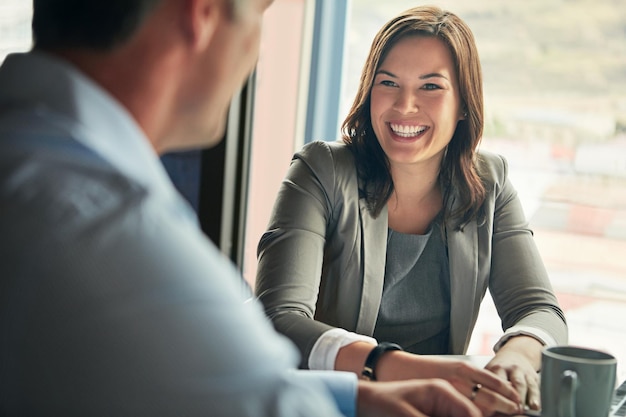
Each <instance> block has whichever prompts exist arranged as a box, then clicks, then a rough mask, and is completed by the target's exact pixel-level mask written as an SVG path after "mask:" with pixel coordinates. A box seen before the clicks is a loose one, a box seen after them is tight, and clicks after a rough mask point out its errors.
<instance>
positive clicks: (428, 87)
mask: <svg viewBox="0 0 626 417" xmlns="http://www.w3.org/2000/svg"><path fill="white" fill-rule="evenodd" d="M422 88H423V89H424V90H437V89H439V88H440V87H439V86H438V85H437V84H432V83H428V84H424V86H422Z"/></svg>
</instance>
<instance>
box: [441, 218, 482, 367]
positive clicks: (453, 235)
mask: <svg viewBox="0 0 626 417" xmlns="http://www.w3.org/2000/svg"><path fill="white" fill-rule="evenodd" d="M477 227H478V226H477V223H476V221H471V222H470V223H469V224H467V225H466V226H465V227H464V228H463V231H460V230H457V229H455V228H454V226H452V225H450V224H448V225H447V227H446V230H447V232H446V237H447V242H448V257H449V264H450V347H451V348H452V352H451V353H452V354H457V355H458V354H464V353H465V351H466V349H467V346H468V344H469V340H470V336H471V332H472V327H473V323H474V322H475V317H476V315H477V312H478V309H479V307H480V303H478V304H477V303H476V302H475V300H476V285H477V274H478V230H477Z"/></svg>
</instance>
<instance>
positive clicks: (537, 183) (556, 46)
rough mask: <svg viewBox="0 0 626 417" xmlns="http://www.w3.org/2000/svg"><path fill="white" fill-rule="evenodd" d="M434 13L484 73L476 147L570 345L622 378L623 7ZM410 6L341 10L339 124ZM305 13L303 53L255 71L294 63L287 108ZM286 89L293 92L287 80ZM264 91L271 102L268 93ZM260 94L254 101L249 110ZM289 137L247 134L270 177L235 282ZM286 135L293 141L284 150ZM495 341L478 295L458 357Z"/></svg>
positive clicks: (585, 2)
mask: <svg viewBox="0 0 626 417" xmlns="http://www.w3.org/2000/svg"><path fill="white" fill-rule="evenodd" d="M293 3H303V4H305V5H306V6H305V7H309V8H310V7H311V6H310V4H311V3H315V2H312V1H309V2H304V0H301V1H300V2H295V1H289V0H278V1H276V2H275V3H274V6H272V7H273V8H274V7H276V8H279V7H281V8H282V7H288V6H287V4H292V5H293ZM432 3H434V4H437V5H440V6H441V7H443V8H446V9H449V10H451V11H453V12H454V13H456V14H458V15H459V16H460V17H462V18H463V19H464V20H465V21H466V22H467V23H468V24H469V25H470V27H471V28H472V30H473V32H474V35H475V37H476V41H477V44H478V48H479V52H480V54H481V62H482V66H483V72H484V89H485V110H486V129H485V135H484V138H483V142H482V145H481V146H482V147H483V148H484V149H488V150H491V151H493V152H498V153H501V154H503V155H504V156H505V157H506V158H507V160H508V162H509V166H510V177H511V180H512V181H513V184H514V185H515V186H516V188H517V190H518V193H519V195H520V197H521V200H522V202H523V204H524V210H525V212H526V215H527V217H528V219H529V221H530V223H531V227H532V228H533V230H534V231H535V239H536V243H537V245H538V247H539V250H540V251H541V253H542V256H543V259H544V262H545V264H546V266H547V268H548V272H549V274H550V277H551V280H552V283H553V286H554V288H555V291H556V293H557V297H558V298H559V301H560V303H561V305H562V307H563V308H564V310H565V314H566V317H567V319H568V322H569V327H570V343H572V344H578V345H584V346H589V347H595V348H599V349H603V350H606V351H609V352H610V353H612V354H613V355H615V356H616V357H617V358H618V360H619V362H618V379H619V380H623V379H624V378H626V323H625V322H624V321H623V320H621V318H623V317H626V60H624V59H623V57H624V56H626V4H624V3H623V1H621V0H597V1H592V0H572V1H557V0H531V1H507V2H493V1H488V0H477V1H472V2H467V1H464V0H449V1H435V2H432ZM414 5H416V3H415V2H414V1H412V0H387V1H384V2H381V1H379V0H352V1H350V2H349V7H348V10H349V14H348V18H347V20H348V22H347V28H346V30H347V32H346V45H345V51H346V53H345V61H344V62H343V69H341V71H340V72H343V73H344V76H343V83H342V89H341V99H340V110H339V111H340V115H339V122H341V121H342V120H343V117H345V115H346V114H347V111H348V109H349V107H350V105H351V103H352V99H353V97H354V95H355V92H356V88H357V85H358V81H359V77H360V71H361V69H362V67H363V64H364V62H365V57H366V54H367V52H368V49H369V46H370V44H371V41H372V39H373V37H374V35H375V33H376V31H378V29H379V28H380V27H381V26H382V24H383V23H384V22H386V21H387V20H388V19H389V18H391V17H392V16H394V15H395V14H397V13H398V12H400V11H402V10H405V9H408V8H409V7H412V6H414ZM270 12H271V10H270ZM310 14H312V12H311V11H309V16H310ZM293 16H294V18H292V19H287V20H282V21H281V20H280V19H279V21H281V22H282V24H284V23H285V22H286V21H291V22H294V21H296V22H300V20H299V19H300V17H301V16H302V15H301V14H294V15H293ZM306 16H307V14H306V13H305V16H304V18H303V20H301V22H302V26H301V27H302V28H303V29H302V30H303V31H304V35H302V38H300V40H299V41H300V42H302V46H301V48H302V49H300V50H299V49H297V48H295V49H294V51H299V53H300V54H302V55H299V54H298V53H296V52H293V53H290V52H288V51H286V52H285V53H284V54H282V53H281V58H280V59H277V58H276V57H275V56H274V55H273V54H272V53H271V52H270V53H268V52H267V51H266V49H263V48H262V55H261V64H263V63H264V64H265V65H266V67H265V69H263V68H261V69H260V71H266V72H268V73H272V72H273V71H278V70H279V69H284V68H285V67H286V66H289V67H290V66H291V65H295V64H296V63H299V64H300V65H302V68H300V70H299V71H300V74H301V76H300V78H299V79H300V80H301V81H300V84H299V85H298V86H294V85H293V84H290V85H287V84H286V83H285V82H283V83H278V84H276V85H278V86H282V87H281V88H283V90H281V95H280V97H281V99H280V100H282V101H283V105H285V107H289V106H291V105H292V104H294V105H295V104H298V103H300V102H299V101H298V91H300V94H304V93H305V92H306V91H304V92H303V91H302V89H303V88H304V87H303V85H302V83H303V82H304V81H305V80H306V77H305V76H302V74H304V75H306V71H307V66H306V64H307V62H306V59H305V58H306V51H307V48H308V49H309V50H310V48H311V42H310V40H307V35H306V33H307V30H308V29H307V28H310V27H312V25H311V24H310V22H309V23H307V17H306ZM267 17H270V16H269V14H268V16H267ZM266 22H267V23H266V28H267V27H269V26H272V30H273V31H278V29H277V27H279V25H278V24H276V26H274V25H273V24H272V23H270V22H271V20H267V21H266ZM307 25H309V26H307ZM290 33H293V32H290ZM299 33H300V32H299ZM313 36H314V34H313ZM266 41H267V42H268V45H267V46H266V48H268V49H270V48H276V49H277V50H280V49H281V48H277V47H276V45H272V46H270V45H269V44H271V43H272V42H275V41H276V39H272V40H270V39H267V38H266ZM282 41H283V42H286V41H285V40H284V39H282ZM291 41H293V39H291ZM303 56H304V58H303ZM292 69H293V70H296V68H292ZM284 80H288V81H289V82H294V79H293V77H292V78H284ZM268 91H270V92H269V93H267V94H270V95H273V96H274V100H276V99H277V96H276V94H275V92H276V90H275V89H274V90H272V89H270V90H268ZM289 92H291V93H293V94H296V95H295V96H289V97H292V98H291V99H292V100H293V101H292V102H289V104H287V103H285V102H284V100H287V98H286V97H288V94H289ZM261 96H263V93H262V92H259V93H258V97H257V99H261ZM257 105H258V104H257ZM266 108H269V107H266ZM273 108H275V107H273ZM281 109H282V107H281ZM280 111H281V112H282V110H280ZM288 114H291V113H289V112H287V113H281V115H282V116H283V117H281V120H282V121H283V125H284V122H285V120H287V119H286V118H285V117H284V116H285V115H288ZM294 114H295V115H296V116H295V117H296V118H295V119H293V120H289V121H288V123H295V125H294V126H296V125H297V124H298V123H302V120H301V116H299V115H298V112H297V111H294ZM257 116H258V114H257ZM298 117H300V119H299V118H298ZM257 120H259V117H256V118H255V122H256V121H257ZM294 126H290V127H289V129H291V130H289V129H287V128H286V127H285V130H283V131H281V132H276V131H273V130H271V129H270V130H268V132H271V133H262V132H257V133H256V134H255V136H254V140H253V147H255V148H258V147H261V148H263V150H262V152H265V153H266V154H265V155H264V156H263V157H262V158H261V159H263V161H264V162H263V164H266V166H271V167H272V168H271V169H272V170H273V174H269V173H268V174H267V175H266V173H265V172H264V171H263V170H260V169H257V170H255V168H254V167H252V172H253V176H254V177H253V180H252V182H253V184H252V190H254V189H255V184H261V183H263V184H264V185H263V187H265V188H264V192H263V193H262V197H258V196H257V197H254V196H251V198H250V200H249V210H253V211H254V213H255V214H254V215H255V216H256V218H257V219H256V222H257V223H258V226H254V227H256V229H255V228H254V227H251V225H252V223H250V222H249V223H248V228H247V237H246V248H247V249H246V251H247V254H248V255H247V257H246V259H247V261H246V263H245V265H244V271H245V272H246V278H247V279H248V281H249V282H252V281H253V280H254V262H255V250H256V244H257V242H258V238H259V237H260V233H262V231H263V230H264V229H263V227H264V225H265V222H267V218H268V216H269V211H270V208H271V204H272V203H273V196H274V195H275V193H276V190H277V188H278V185H279V182H280V180H281V179H282V177H283V175H284V172H285V171H286V168H287V164H288V162H289V159H290V157H291V153H290V149H294V148H296V147H298V146H299V143H298V140H300V141H301V140H302V134H301V133H299V132H300V131H299V130H298V128H297V127H294ZM283 127H284V126H283ZM257 128H258V126H257ZM266 134H268V135H269V136H265V135H266ZM289 135H292V136H293V138H294V140H293V141H292V142H291V143H290V141H289ZM336 136H337V137H338V136H339V131H338V130H337V133H336ZM326 139H328V140H332V139H334V138H326ZM283 140H285V142H283ZM277 141H278V142H277ZM254 152H255V151H254V150H253V155H254ZM277 152H279V153H277ZM253 158H254V156H253ZM270 175H273V176H270ZM257 186H258V185H257ZM500 334H501V331H500V320H499V318H498V315H497V313H496V311H495V307H494V306H493V303H492V302H491V300H490V298H489V297H488V296H487V298H486V300H485V302H484V303H483V306H482V308H481V314H480V316H479V321H478V324H477V327H476V329H475V332H474V337H473V339H472V342H471V344H470V348H469V353H471V354H491V353H492V346H493V344H494V343H495V340H497V338H498V337H499V335H500ZM620 364H621V365H620Z"/></svg>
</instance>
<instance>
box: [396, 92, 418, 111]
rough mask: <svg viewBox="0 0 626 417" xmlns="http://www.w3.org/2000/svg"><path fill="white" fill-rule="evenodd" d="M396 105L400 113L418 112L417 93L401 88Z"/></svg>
mask: <svg viewBox="0 0 626 417" xmlns="http://www.w3.org/2000/svg"><path fill="white" fill-rule="evenodd" d="M394 107H395V109H396V110H397V111H399V112H400V113H403V114H406V113H417V112H418V111H419V106H418V103H417V95H416V94H414V93H413V92H411V91H408V90H401V91H400V92H399V93H398V97H397V99H396V102H395V103H394Z"/></svg>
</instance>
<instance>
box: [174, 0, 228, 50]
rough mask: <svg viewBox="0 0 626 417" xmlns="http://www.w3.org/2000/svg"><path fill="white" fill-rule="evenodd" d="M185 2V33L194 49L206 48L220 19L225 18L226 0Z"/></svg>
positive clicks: (186, 0)
mask: <svg viewBox="0 0 626 417" xmlns="http://www.w3.org/2000/svg"><path fill="white" fill-rule="evenodd" d="M183 1H184V3H185V10H184V16H183V19H184V23H183V24H184V25H185V33H187V36H188V39H189V41H190V42H191V45H192V47H193V49H194V50H196V51H201V50H204V49H205V48H206V47H207V45H208V44H209V43H211V40H212V38H213V35H214V33H215V30H216V29H217V27H218V26H219V23H220V19H224V18H225V17H226V16H227V14H226V13H224V10H222V8H223V7H224V0H183Z"/></svg>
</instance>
